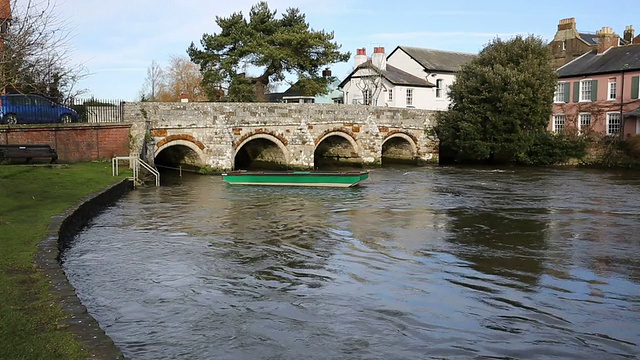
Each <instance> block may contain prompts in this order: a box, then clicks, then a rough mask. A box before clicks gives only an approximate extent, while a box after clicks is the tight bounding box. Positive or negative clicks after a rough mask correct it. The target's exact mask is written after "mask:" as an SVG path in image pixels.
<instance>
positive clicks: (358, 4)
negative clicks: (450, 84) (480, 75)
mask: <svg viewBox="0 0 640 360" xmlns="http://www.w3.org/2000/svg"><path fill="white" fill-rule="evenodd" d="M53 1H54V2H55V4H56V7H55V10H54V11H55V12H56V14H59V16H60V19H62V20H63V24H64V25H63V28H64V29H65V30H67V31H68V32H69V33H70V37H69V38H68V47H69V48H70V49H71V50H70V51H71V57H70V59H71V61H72V62H73V63H74V64H77V65H81V66H82V67H83V68H84V69H85V71H86V76H85V77H84V78H83V79H82V80H81V81H80V83H79V84H78V85H77V89H83V90H85V94H84V97H91V96H92V97H95V98H99V99H120V100H124V101H137V100H138V99H139V94H140V90H141V89H142V88H143V85H144V81H145V78H146V74H147V69H148V67H149V66H150V65H151V63H152V61H155V62H157V63H158V64H159V65H160V66H162V67H165V66H166V65H167V64H168V62H169V59H170V58H171V57H176V56H178V57H181V56H184V57H187V53H186V49H187V48H188V47H189V45H190V44H191V43H192V42H193V43H195V44H196V45H199V43H200V39H201V38H202V35H203V34H205V33H206V34H216V33H218V32H219V31H220V28H219V27H218V26H217V24H216V22H215V19H216V16H219V17H228V16H229V15H231V14H232V13H234V12H242V13H243V14H244V15H245V16H248V13H249V9H250V8H251V6H252V5H254V4H256V3H257V2H258V0H233V1H231V0H109V1H104V0H53ZM267 2H268V4H269V8H270V9H272V10H277V11H278V16H279V15H280V14H282V13H283V12H284V11H285V10H286V9H287V8H290V7H295V8H298V9H300V11H301V12H302V13H304V14H305V15H306V20H307V22H308V23H309V25H310V27H311V28H312V29H314V30H324V31H327V32H331V31H332V32H333V33H334V36H335V37H334V41H335V42H337V43H338V44H339V45H341V51H343V52H347V51H348V52H351V59H350V60H349V62H345V63H338V64H332V65H330V66H329V67H330V69H331V70H332V73H333V75H334V76H336V77H338V78H339V79H340V80H342V79H344V78H345V77H346V76H347V75H348V74H349V73H350V72H351V70H352V69H353V62H354V60H353V56H354V55H355V52H356V49H358V48H362V47H365V48H366V49H367V54H368V55H371V53H373V48H374V47H384V48H385V50H386V53H387V54H389V53H390V52H391V51H392V50H393V49H395V48H396V47H397V46H415V47H424V48H430V49H438V50H447V51H459V52H468V53H477V52H479V51H480V50H481V49H482V48H483V47H484V46H485V45H486V44H487V43H488V42H489V41H491V40H492V39H494V38H496V37H500V38H501V39H509V38H511V37H513V36H515V35H518V34H522V35H530V34H531V35H536V36H539V37H542V38H543V39H544V40H545V41H550V40H551V39H553V36H554V34H555V32H556V30H557V26H558V21H559V20H560V19H563V18H568V17H575V18H576V22H577V27H578V30H579V31H582V32H595V31H597V30H599V29H600V28H602V27H603V26H609V27H612V28H613V30H614V31H615V32H616V33H617V34H619V35H622V32H623V31H624V28H625V26H626V25H634V27H635V28H636V35H637V34H640V17H638V16H637V12H636V11H635V9H636V8H637V4H636V3H635V2H632V1H631V0H619V1H617V2H616V3H615V5H614V6H610V5H605V4H604V3H603V2H602V1H595V0H582V1H575V0H564V1H557V0H555V1H554V0H538V1H522V0H505V1H503V0H448V1H432V0H415V1H411V0H273V1H267ZM18 3H20V0H18ZM283 86H284V85H283ZM285 89H286V87H285V88H282V89H280V90H282V91H283V90H285Z"/></svg>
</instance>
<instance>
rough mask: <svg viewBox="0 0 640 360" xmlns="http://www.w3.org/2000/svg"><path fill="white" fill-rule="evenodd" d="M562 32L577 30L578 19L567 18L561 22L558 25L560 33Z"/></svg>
mask: <svg viewBox="0 0 640 360" xmlns="http://www.w3.org/2000/svg"><path fill="white" fill-rule="evenodd" d="M562 30H576V31H577V29H576V18H566V19H562V20H560V22H559V23H558V31H562Z"/></svg>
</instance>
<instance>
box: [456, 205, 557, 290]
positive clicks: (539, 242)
mask: <svg viewBox="0 0 640 360" xmlns="http://www.w3.org/2000/svg"><path fill="white" fill-rule="evenodd" d="M535 212H537V211H533V213H535ZM448 214H449V215H450V218H451V221H450V222H449V229H448V230H449V232H450V233H451V235H450V240H449V241H450V242H451V243H453V244H455V245H456V247H455V250H454V253H455V254H456V256H458V257H459V258H461V259H464V260H466V261H469V262H470V263H471V264H472V265H471V267H472V268H474V269H475V270H478V271H480V272H483V273H485V274H489V275H499V276H502V277H507V278H513V279H515V280H517V281H519V282H521V283H523V284H525V285H527V286H523V290H526V289H527V287H528V286H535V285H536V284H537V282H538V279H539V277H540V275H542V273H543V270H544V265H543V261H544V251H545V250H546V249H547V245H546V232H545V230H546V226H545V223H544V222H542V221H538V220H535V219H531V218H521V217H520V216H521V215H514V214H512V215H511V216H506V215H503V214H500V213H496V212H478V211H473V210H469V209H456V210H449V211H448Z"/></svg>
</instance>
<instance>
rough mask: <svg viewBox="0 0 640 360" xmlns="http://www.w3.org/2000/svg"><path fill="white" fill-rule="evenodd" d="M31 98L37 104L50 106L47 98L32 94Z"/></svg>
mask: <svg viewBox="0 0 640 360" xmlns="http://www.w3.org/2000/svg"><path fill="white" fill-rule="evenodd" d="M31 100H33V103H34V104H35V105H38V106H51V102H50V101H49V100H47V99H45V98H41V97H39V96H32V97H31Z"/></svg>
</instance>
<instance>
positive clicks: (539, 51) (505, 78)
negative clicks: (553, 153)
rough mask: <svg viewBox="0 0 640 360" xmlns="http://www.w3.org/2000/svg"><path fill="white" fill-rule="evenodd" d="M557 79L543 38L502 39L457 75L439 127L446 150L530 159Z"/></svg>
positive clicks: (475, 156) (466, 157) (461, 156)
mask: <svg viewBox="0 0 640 360" xmlns="http://www.w3.org/2000/svg"><path fill="white" fill-rule="evenodd" d="M556 82H557V77H556V73H555V71H554V69H553V67H552V65H551V54H550V51H549V49H548V48H547V46H546V44H545V42H544V41H543V40H542V39H540V38H538V37H535V36H531V35H530V36H528V37H522V36H516V37H515V38H513V39H511V40H507V41H503V40H501V39H499V38H496V39H495V40H493V41H491V42H490V43H489V44H488V45H487V46H486V47H485V48H484V49H483V50H482V51H481V52H480V54H479V55H478V57H477V58H475V59H474V60H473V61H471V62H470V63H467V64H465V65H463V66H462V68H461V69H460V71H459V72H458V73H457V75H456V81H455V83H454V84H453V85H452V86H451V91H450V94H449V96H450V97H451V105H450V106H449V109H448V111H446V112H444V113H441V114H440V116H439V118H438V124H437V126H436V133H437V135H438V137H439V139H440V145H441V149H444V150H445V151H446V152H450V154H451V155H452V156H453V157H454V158H455V159H456V160H458V161H503V162H513V161H522V160H525V159H526V158H527V156H528V155H527V151H528V150H529V149H530V148H531V147H532V146H533V145H534V142H535V141H536V140H535V139H536V138H538V134H539V133H540V132H544V131H546V127H547V124H548V122H549V116H550V115H551V105H552V101H553V94H554V91H555V88H556Z"/></svg>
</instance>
